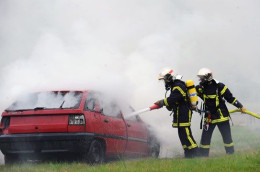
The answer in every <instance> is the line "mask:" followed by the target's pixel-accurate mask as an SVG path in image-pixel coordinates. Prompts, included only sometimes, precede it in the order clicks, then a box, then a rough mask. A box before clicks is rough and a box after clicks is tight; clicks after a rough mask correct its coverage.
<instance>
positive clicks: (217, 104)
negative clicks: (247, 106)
mask: <svg viewBox="0 0 260 172" xmlns="http://www.w3.org/2000/svg"><path fill="white" fill-rule="evenodd" d="M196 90H197V93H198V96H199V97H200V98H201V99H202V100H203V101H204V103H205V108H206V110H209V111H210V113H211V119H210V122H211V123H218V122H224V121H227V120H229V112H228V109H227V106H226V104H225V100H226V101H227V102H229V103H231V104H233V105H234V106H236V107H238V108H240V107H241V104H240V103H239V102H238V101H237V100H236V98H235V97H233V95H232V93H231V92H230V90H229V89H228V88H227V86H225V84H223V83H221V82H217V81H215V80H212V81H211V82H210V83H205V84H201V83H200V85H197V86H196ZM224 99H225V100H224ZM205 120H206V121H207V120H208V119H207V114H206V115H205Z"/></svg>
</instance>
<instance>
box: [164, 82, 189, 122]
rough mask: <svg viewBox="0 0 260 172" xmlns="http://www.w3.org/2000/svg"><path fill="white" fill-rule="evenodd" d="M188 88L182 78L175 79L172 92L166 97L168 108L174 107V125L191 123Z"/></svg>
mask: <svg viewBox="0 0 260 172" xmlns="http://www.w3.org/2000/svg"><path fill="white" fill-rule="evenodd" d="M187 100H188V96H187V88H186V86H185V83H184V82H183V81H181V80H174V82H173V83H172V84H171V94H170V96H169V97H167V98H165V99H164V105H165V106H166V107H167V109H172V110H173V112H174V115H173V124H172V126H173V127H187V126H190V123H191V115H192V111H191V109H190V108H189V105H188V101H187Z"/></svg>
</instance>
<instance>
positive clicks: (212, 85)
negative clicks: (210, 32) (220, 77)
mask: <svg viewBox="0 0 260 172" xmlns="http://www.w3.org/2000/svg"><path fill="white" fill-rule="evenodd" d="M197 76H198V77H199V80H200V83H199V85H197V86H196V90H197V93H198V96H199V97H200V98H201V99H202V100H203V101H204V104H205V112H206V113H205V117H204V119H205V121H204V127H203V131H202V136H201V141H200V148H199V150H200V151H199V152H200V156H203V157H208V156H209V150H210V141H211V136H212V133H213V131H214V129H215V127H216V126H218V129H219V131H220V133H221V135H222V138H223V141H224V146H225V150H226V153H227V154H233V153H234V143H233V140H232V137H231V130H230V124H229V119H230V115H229V112H228V109H227V106H226V104H225V100H226V101H227V102H229V103H231V104H233V105H234V106H236V107H237V108H239V109H240V110H241V112H242V113H244V112H245V111H246V108H245V107H243V105H242V104H241V103H240V102H239V101H238V100H237V99H236V98H235V97H233V95H232V93H231V92H230V90H229V89H228V88H227V86H225V84H223V83H221V82H219V81H217V80H215V79H213V75H212V71H211V70H210V69H207V68H202V69H200V70H199V72H198V74H197ZM224 99H225V100H224Z"/></svg>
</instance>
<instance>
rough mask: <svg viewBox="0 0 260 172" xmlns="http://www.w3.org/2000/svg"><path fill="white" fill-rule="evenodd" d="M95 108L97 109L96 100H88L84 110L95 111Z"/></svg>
mask: <svg viewBox="0 0 260 172" xmlns="http://www.w3.org/2000/svg"><path fill="white" fill-rule="evenodd" d="M94 108H95V100H94V99H86V102H85V107H84V110H90V111H94Z"/></svg>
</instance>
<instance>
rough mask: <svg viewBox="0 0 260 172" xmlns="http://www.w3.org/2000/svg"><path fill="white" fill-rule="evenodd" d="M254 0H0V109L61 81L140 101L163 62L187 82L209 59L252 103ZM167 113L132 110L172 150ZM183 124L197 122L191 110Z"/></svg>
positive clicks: (150, 91) (154, 90)
mask: <svg viewBox="0 0 260 172" xmlns="http://www.w3.org/2000/svg"><path fill="white" fill-rule="evenodd" d="M259 5H260V2H259V1H257V0H247V1H244V0H235V1H234V0H211V1H205V0H199V1H192V0H183V1H179V0H160V1H156V0H144V1H140V0H127V1H120V0H110V1H107V0H97V1H90V0H44V1H41V0H34V1H30V0H19V1H15V0H8V1H7V0H2V1H1V2H0V25H1V27H0V39H1V41H0V54H1V56H0V60H1V63H0V67H1V70H0V83H1V84H0V95H1V99H0V110H1V111H3V110H4V109H5V108H7V107H8V106H9V105H10V104H11V103H12V102H13V101H14V100H15V99H16V98H17V97H18V96H20V95H21V94H24V93H28V92H34V91H46V90H60V89H67V90H71V89H72V90H80V89H95V90H101V91H106V92H108V93H110V94H112V95H114V96H116V97H120V99H122V100H125V101H126V102H127V103H129V104H131V105H132V106H133V107H134V108H135V109H137V110H138V109H142V108H145V107H149V106H150V105H152V104H153V103H154V102H155V101H157V100H159V99H162V98H164V86H163V85H162V84H160V83H158V82H157V75H158V73H159V72H160V69H161V68H163V67H165V66H171V67H172V68H173V69H174V71H176V72H177V73H179V74H182V75H183V76H184V77H183V79H184V80H187V79H193V80H195V83H198V81H197V78H196V73H197V71H198V70H199V69H200V68H201V67H209V68H211V69H212V70H213V74H214V77H215V78H216V79H218V80H220V81H222V82H224V83H225V84H226V85H227V86H228V87H229V88H230V89H231V91H232V92H233V94H234V95H235V96H236V97H237V99H238V100H239V101H241V102H242V103H243V104H244V105H245V107H248V108H250V109H249V110H251V111H254V112H256V113H259V112H260V111H259V109H258V106H259V103H260V102H259V99H258V97H257V96H258V95H257V94H256V91H255V90H256V89H257V88H259V87H260V80H259V74H260V68H259V64H260V60H259V58H258V56H259V55H260V52H259V51H260V49H259V48H258V46H259V43H258V42H259V40H258V37H259V33H260V32H259V30H260V21H259V20H258V18H257V16H259V10H258V7H259ZM252 104H254V105H252ZM168 114H169V112H167V110H156V111H153V112H149V113H146V114H145V115H142V116H141V117H142V118H143V119H144V120H145V121H146V122H148V123H149V124H151V125H152V126H154V127H156V132H157V134H158V135H159V136H160V139H161V140H162V141H164V143H167V145H170V146H172V147H174V148H176V147H178V148H179V150H181V149H182V148H181V146H180V142H179V138H178V136H177V130H174V129H171V120H172V117H169V116H168ZM196 115H197V114H196ZM196 115H194V116H196ZM192 125H193V126H196V129H197V128H198V127H199V125H198V121H196V120H194V121H193V124H192ZM194 132H196V131H194ZM165 138H167V139H165ZM196 140H197V141H199V136H198V137H197V138H196ZM175 143H176V144H175Z"/></svg>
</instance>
